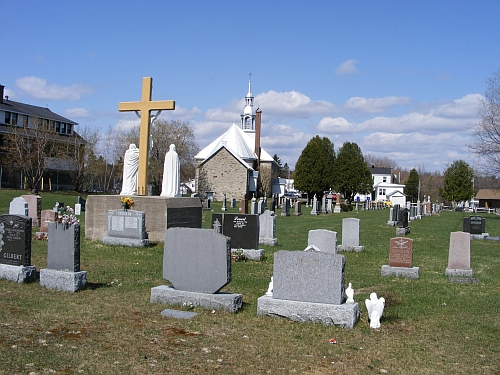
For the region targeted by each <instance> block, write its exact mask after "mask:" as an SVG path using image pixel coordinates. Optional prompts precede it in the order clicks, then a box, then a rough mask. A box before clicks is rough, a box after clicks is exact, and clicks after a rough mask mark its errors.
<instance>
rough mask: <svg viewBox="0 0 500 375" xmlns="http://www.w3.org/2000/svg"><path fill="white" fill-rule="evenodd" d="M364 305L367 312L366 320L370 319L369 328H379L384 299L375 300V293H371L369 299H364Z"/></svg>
mask: <svg viewBox="0 0 500 375" xmlns="http://www.w3.org/2000/svg"><path fill="white" fill-rule="evenodd" d="M365 305H366V309H367V310H368V319H370V328H380V318H382V314H383V313H384V307H385V299H384V297H380V298H377V293H372V294H370V299H365Z"/></svg>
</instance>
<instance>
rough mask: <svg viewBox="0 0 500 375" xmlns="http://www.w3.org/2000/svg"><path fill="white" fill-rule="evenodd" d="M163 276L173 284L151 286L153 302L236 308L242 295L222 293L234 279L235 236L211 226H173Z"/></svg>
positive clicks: (166, 243) (166, 239) (168, 239)
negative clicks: (212, 228) (232, 270)
mask: <svg viewBox="0 0 500 375" xmlns="http://www.w3.org/2000/svg"><path fill="white" fill-rule="evenodd" d="M163 277H164V278H165V279H167V280H168V281H170V282H171V283H172V286H165V285H162V286H158V287H155V288H152V289H151V299H150V301H151V303H166V304H170V305H183V304H184V303H186V302H188V303H190V304H191V305H192V306H200V307H204V308H208V309H220V310H225V311H229V312H233V313H234V312H236V311H238V310H239V309H240V308H241V305H242V295H241V294H232V293H220V292H219V291H220V290H221V289H222V288H223V287H224V286H226V285H227V284H228V283H229V282H230V281H231V239H230V238H228V237H225V236H222V235H221V234H219V233H217V232H215V231H214V230H211V229H198V228H170V229H168V230H167V235H166V238H165V245H164V252H163Z"/></svg>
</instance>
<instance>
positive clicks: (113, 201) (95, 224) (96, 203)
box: [85, 195, 201, 242]
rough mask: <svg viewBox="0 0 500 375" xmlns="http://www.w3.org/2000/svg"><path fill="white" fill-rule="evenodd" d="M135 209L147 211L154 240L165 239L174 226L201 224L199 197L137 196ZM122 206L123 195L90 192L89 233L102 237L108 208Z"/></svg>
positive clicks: (87, 226) (149, 227)
mask: <svg viewBox="0 0 500 375" xmlns="http://www.w3.org/2000/svg"><path fill="white" fill-rule="evenodd" d="M132 199H133V200H134V202H135V204H134V206H133V207H132V209H134V210H137V211H143V212H145V213H146V232H147V234H148V238H149V241H150V242H163V241H165V233H166V231H167V229H168V228H170V227H184V228H201V201H200V199H199V198H167V197H159V196H152V197H150V196H134V197H132ZM120 208H121V202H120V196H119V195H89V196H88V198H87V203H86V210H85V237H88V238H90V239H92V240H98V241H102V239H103V237H104V236H106V235H107V230H108V210H118V209H120Z"/></svg>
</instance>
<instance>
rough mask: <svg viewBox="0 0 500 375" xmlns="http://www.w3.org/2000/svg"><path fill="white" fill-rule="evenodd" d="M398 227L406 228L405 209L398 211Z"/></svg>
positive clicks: (406, 213) (406, 211)
mask: <svg viewBox="0 0 500 375" xmlns="http://www.w3.org/2000/svg"><path fill="white" fill-rule="evenodd" d="M398 227H399V228H408V209H407V208H401V209H399V215H398Z"/></svg>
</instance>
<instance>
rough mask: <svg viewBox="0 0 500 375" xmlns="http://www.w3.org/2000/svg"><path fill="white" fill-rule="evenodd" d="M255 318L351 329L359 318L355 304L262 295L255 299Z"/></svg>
mask: <svg viewBox="0 0 500 375" xmlns="http://www.w3.org/2000/svg"><path fill="white" fill-rule="evenodd" d="M257 316H268V317H273V318H287V319H290V320H293V321H296V322H313V323H321V324H324V325H336V326H340V327H343V328H350V329H352V328H354V325H355V324H356V322H357V320H358V318H359V307H358V304H357V303H353V304H347V303H344V304H341V305H333V304H328V303H314V302H302V301H292V300H283V299H274V298H273V297H270V296H266V295H264V296H262V297H260V298H258V299H257Z"/></svg>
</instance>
